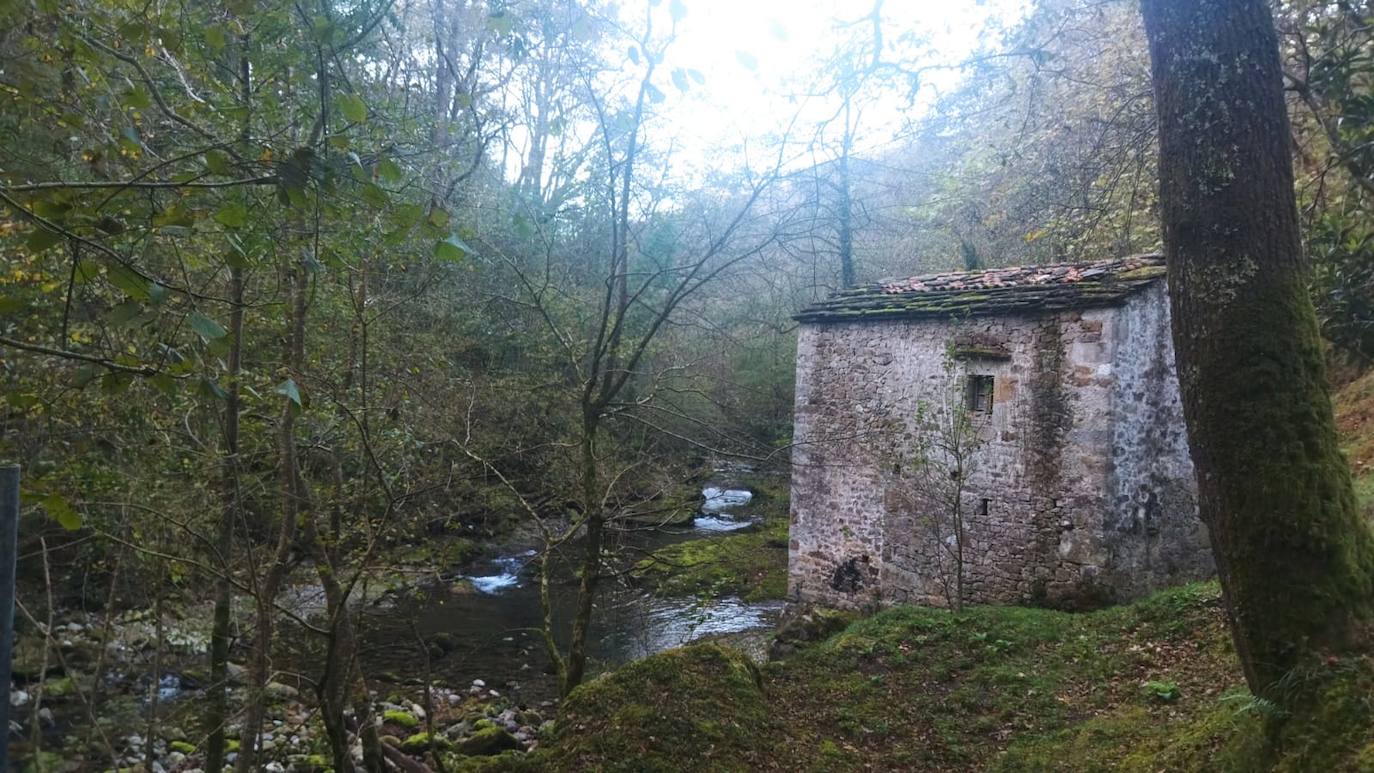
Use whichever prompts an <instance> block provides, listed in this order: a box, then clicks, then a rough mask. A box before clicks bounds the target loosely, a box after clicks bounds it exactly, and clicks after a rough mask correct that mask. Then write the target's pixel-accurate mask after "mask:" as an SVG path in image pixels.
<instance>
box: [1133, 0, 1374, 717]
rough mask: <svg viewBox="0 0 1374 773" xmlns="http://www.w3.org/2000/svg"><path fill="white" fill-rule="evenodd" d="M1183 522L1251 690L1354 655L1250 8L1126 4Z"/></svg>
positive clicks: (1287, 174)
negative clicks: (1158, 230) (1161, 291)
mask: <svg viewBox="0 0 1374 773" xmlns="http://www.w3.org/2000/svg"><path fill="white" fill-rule="evenodd" d="M1141 6H1142V10H1143V12H1144V18H1145V28H1146V34H1147V36H1148V38H1149V43H1150V57H1151V62H1152V75H1153V80H1154V88H1155V101H1156V110H1157V111H1158V118H1159V142H1160V154H1159V155H1160V160H1159V166H1160V205H1161V215H1162V218H1163V225H1164V245H1165V252H1166V255H1167V258H1168V279H1169V295H1170V302H1171V304H1172V308H1173V333H1174V343H1175V348H1176V352H1177V361H1178V373H1179V382H1180V387H1181V390H1182V393H1183V402H1184V417H1185V420H1186V422H1187V425H1188V437H1189V444H1190V447H1191V449H1192V457H1193V462H1194V465H1195V467H1196V471H1197V477H1198V488H1199V495H1200V497H1199V504H1200V508H1201V514H1202V518H1203V520H1204V521H1205V522H1206V524H1207V526H1208V528H1209V530H1210V534H1211V540H1212V550H1213V553H1214V554H1215V555H1216V559H1217V567H1218V572H1219V574H1220V576H1221V582H1222V588H1223V590H1224V592H1225V596H1226V602H1227V608H1228V610H1229V614H1230V617H1231V630H1232V635H1233V637H1234V639H1235V643H1236V649H1237V652H1238V654H1239V655H1240V659H1241V662H1242V664H1243V665H1244V668H1245V675H1246V679H1247V681H1248V682H1249V685H1250V688H1251V690H1252V691H1253V692H1254V693H1255V694H1257V695H1260V696H1262V697H1266V698H1270V699H1286V698H1287V697H1289V695H1288V693H1287V692H1286V688H1285V684H1291V682H1292V681H1293V680H1285V679H1284V677H1285V676H1287V675H1288V674H1290V673H1291V672H1293V671H1294V669H1295V668H1298V667H1299V666H1302V665H1304V664H1307V663H1309V662H1311V661H1312V659H1313V658H1314V656H1320V655H1323V654H1332V653H1341V652H1349V651H1352V650H1359V649H1362V648H1363V647H1364V646H1365V645H1366V643H1367V642H1368V640H1369V637H1368V626H1369V623H1370V620H1371V610H1372V609H1374V604H1372V603H1371V590H1372V588H1371V584H1372V578H1374V541H1371V538H1370V532H1369V528H1368V526H1367V524H1366V522H1365V520H1364V519H1363V517H1362V516H1361V515H1360V513H1359V509H1358V507H1357V504H1356V500H1355V496H1354V492H1353V489H1352V485H1351V476H1350V471H1349V466H1348V465H1347V463H1346V460H1345V458H1344V457H1343V456H1342V454H1341V452H1340V449H1339V447H1338V444H1337V439H1336V430H1335V423H1334V420H1333V417H1332V409H1331V399H1330V393H1329V389H1328V386H1327V381H1326V374H1325V366H1324V362H1323V354H1322V345H1321V341H1320V338H1319V335H1318V330H1317V323H1316V318H1315V315H1314V313H1313V309H1312V304H1311V301H1310V298H1309V296H1308V293H1307V277H1308V267H1307V263H1306V261H1305V259H1304V258H1303V255H1302V248H1301V239H1300V233H1299V229H1298V220H1297V207H1296V203H1295V198H1294V193H1293V169H1292V161H1291V157H1290V149H1289V130H1288V116H1287V112H1286V110H1285V104H1284V98H1283V85H1282V80H1281V76H1280V70H1279V58H1278V41H1277V37H1276V34H1275V31H1274V25H1273V20H1272V18H1271V17H1270V14H1269V10H1268V7H1267V6H1266V5H1265V3H1264V2H1263V0H1142V3H1141Z"/></svg>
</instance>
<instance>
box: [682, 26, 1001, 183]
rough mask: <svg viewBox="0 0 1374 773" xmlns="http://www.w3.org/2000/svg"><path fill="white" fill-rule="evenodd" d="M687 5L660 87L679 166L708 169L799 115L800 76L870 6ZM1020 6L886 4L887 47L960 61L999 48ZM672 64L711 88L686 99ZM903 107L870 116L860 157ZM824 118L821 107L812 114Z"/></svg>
mask: <svg viewBox="0 0 1374 773" xmlns="http://www.w3.org/2000/svg"><path fill="white" fill-rule="evenodd" d="M683 2H684V4H685V6H686V8H687V16H686V18H685V19H683V21H682V23H681V25H680V27H679V35H678V39H677V41H676V42H675V43H674V44H673V46H672V48H670V49H669V51H668V56H667V61H666V62H665V64H664V66H663V72H664V77H663V79H662V81H663V82H662V83H660V84H659V86H660V88H661V89H662V90H663V91H664V92H665V93H666V94H667V95H668V101H667V103H665V104H664V105H663V106H662V108H663V109H665V113H666V116H667V117H668V119H669V120H670V121H671V123H672V129H671V130H670V131H671V133H672V134H673V135H674V136H675V137H677V138H678V145H679V147H680V148H681V149H682V151H683V153H680V154H679V155H678V158H679V160H683V161H685V160H688V159H692V158H703V157H704V158H707V159H708V160H707V163H708V164H709V158H710V157H711V156H713V155H715V154H718V153H719V152H720V151H721V149H722V148H723V147H727V146H730V145H733V144H737V143H738V142H739V141H740V140H742V139H744V138H749V137H759V136H760V135H762V134H766V133H768V132H770V131H772V130H774V129H775V128H776V127H778V126H780V125H782V124H783V123H784V122H785V121H787V119H788V118H790V117H791V116H793V115H795V114H796V111H797V109H798V107H797V104H796V103H795V102H793V101H790V100H789V99H788V97H789V96H790V95H793V94H796V93H797V92H798V91H799V90H800V89H802V88H804V83H803V79H806V78H809V77H811V76H812V74H813V73H814V72H815V70H816V61H817V60H818V59H820V58H822V57H825V56H826V55H827V54H828V53H829V52H830V51H831V49H832V47H833V45H834V35H835V28H836V24H837V23H839V22H850V21H854V20H857V19H861V18H862V17H864V16H865V15H867V14H868V12H869V10H870V9H871V8H872V0H683ZM666 5H667V3H666V2H665V3H664V6H666ZM1024 7H1025V2H1024V0H888V1H887V2H886V3H885V4H884V6H883V19H884V25H883V31H884V37H885V39H886V40H887V41H888V42H889V43H890V42H892V41H894V40H895V39H896V38H897V37H898V36H899V35H900V34H902V33H904V32H908V31H914V32H916V33H917V34H919V35H920V36H922V37H923V38H925V39H926V40H928V42H929V46H930V47H931V49H933V51H934V52H935V53H934V56H933V58H935V59H938V60H941V61H944V62H958V61H961V60H963V59H966V58H967V57H968V56H969V54H970V53H972V52H973V51H974V50H975V49H977V48H978V46H979V45H980V44H982V43H983V42H984V41H983V40H982V37H983V36H984V35H987V36H988V40H987V41H986V42H987V43H988V44H990V45H993V46H995V45H997V44H998V42H999V41H1000V36H1001V32H1000V30H1002V29H1005V28H1007V27H1009V26H1011V25H1013V24H1014V23H1015V22H1016V21H1017V20H1018V19H1019V18H1020V17H1021V15H1022V14H1023V13H1024ZM660 10H662V9H660ZM989 25H991V26H989ZM989 30H991V31H990V32H989ZM737 51H744V52H746V53H747V54H748V55H750V56H752V57H754V59H756V60H757V67H756V69H753V70H751V69H749V68H748V67H746V66H745V65H744V64H742V63H741V62H740V61H739V58H738V57H737V55H736V52H737ZM676 67H684V68H695V69H697V70H700V71H701V72H702V73H703V74H704V75H705V77H706V82H705V84H704V85H703V86H701V87H699V88H698V87H696V85H695V84H692V85H693V89H692V92H691V93H690V94H688V95H683V94H682V93H681V92H679V91H678V90H677V89H676V88H673V87H672V84H671V81H669V80H668V77H667V75H668V72H670V71H671V70H672V69H673V68H676ZM957 77H958V76H957V75H956V74H954V73H949V72H945V73H942V74H940V75H938V76H936V75H933V76H931V78H932V79H933V80H934V81H935V82H938V83H941V84H942V85H949V84H950V83H952V82H954V80H956V79H957ZM891 101H892V102H894V103H897V102H900V101H901V100H900V99H893V100H891ZM904 109H905V105H903V104H893V105H892V107H891V109H889V110H884V109H883V108H881V107H879V108H877V109H871V110H870V112H869V113H866V114H865V116H864V120H863V126H864V127H865V128H866V129H867V131H866V132H864V133H863V135H862V137H861V141H860V143H859V151H860V152H862V151H863V149H864V148H865V147H869V148H872V147H875V146H880V145H882V144H884V143H885V142H887V141H888V140H889V139H890V137H891V135H892V131H893V130H894V129H895V128H896V127H897V126H898V125H899V123H900V120H901V118H902V112H903V111H904ZM884 112H885V113H886V114H884ZM818 114H819V110H818V111H817V112H815V113H812V114H810V116H809V117H810V118H812V119H814V118H815V117H816V115H818ZM659 128H660V130H662V129H666V128H668V127H662V126H660V127H659ZM712 149H714V150H712Z"/></svg>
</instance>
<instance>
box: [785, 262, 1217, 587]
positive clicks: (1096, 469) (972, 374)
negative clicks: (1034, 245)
mask: <svg viewBox="0 0 1374 773" xmlns="http://www.w3.org/2000/svg"><path fill="white" fill-rule="evenodd" d="M797 319H798V321H799V322H800V323H801V327H800V332H799V336H798V341H797V387H796V429H795V435H794V442H795V444H796V445H795V446H794V450H793V470H792V512H791V535H790V542H789V547H790V550H789V567H788V573H789V593H790V596H791V598H793V599H794V600H798V601H808V602H820V603H824V604H830V605H838V606H861V605H867V604H870V603H892V602H910V603H922V604H945V603H947V602H948V601H950V600H951V598H952V596H951V589H952V588H953V587H954V586H953V579H954V578H956V577H958V576H959V575H962V588H963V594H962V597H963V599H964V601H966V602H968V603H1030V604H1043V605H1050V606H1059V607H1070V608H1082V607H1090V606H1097V605H1101V604H1104V603H1109V602H1112V601H1115V600H1124V599H1129V598H1133V597H1137V596H1140V595H1142V594H1145V593H1148V592H1150V591H1152V590H1154V589H1157V588H1160V587H1163V586H1166V585H1169V584H1172V583H1177V582H1183V581H1187V580H1192V579H1197V578H1202V577H1206V576H1208V575H1210V574H1211V573H1212V571H1213V567H1212V559H1211V553H1210V551H1209V548H1208V542H1207V533H1206V529H1205V527H1204V526H1203V525H1202V523H1201V521H1200V520H1199V519H1198V515H1197V494H1196V484H1195V481H1194V478H1193V468H1192V463H1191V461H1190V460H1189V457H1188V445H1187V437H1186V434H1185V430H1184V425H1183V417H1182V408H1181V405H1180V400H1179V392H1178V382H1177V376H1176V373H1175V370H1174V352H1173V342H1172V338H1171V335H1170V327H1169V303H1168V296H1167V293H1166V287H1165V279H1164V266H1163V261H1162V259H1161V258H1159V257H1157V256H1140V257H1132V258H1125V259H1119V260H1110V261H1102V262H1096V263H1081V264H1061V265H1053V266H1035V267H1025V268H1003V269H993V270H990V271H979V272H967V273H947V274H936V275H931V276H920V277H913V278H911V279H905V280H900V281H892V282H884V283H880V284H877V285H871V286H867V287H861V288H857V289H854V290H849V291H845V292H841V293H838V294H836V295H833V296H832V297H830V298H829V299H828V300H826V301H824V302H822V303H818V304H816V305H814V306H811V307H809V308H807V309H805V310H804V311H802V312H801V313H800V314H799V315H797ZM960 431H962V435H960ZM961 436H962V438H963V442H962V443H954V444H951V440H952V439H957V438H959V437H961ZM951 449H953V450H951ZM955 502H957V503H958V505H957V513H958V515H959V516H960V518H961V519H962V528H959V529H956V528H955V523H956V522H955V520H954V517H953V516H954V514H955V513H956V507H955ZM961 546H962V549H960V548H961ZM959 564H962V572H958V571H956V570H958V569H959Z"/></svg>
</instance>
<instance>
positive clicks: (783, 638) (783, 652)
mask: <svg viewBox="0 0 1374 773" xmlns="http://www.w3.org/2000/svg"><path fill="white" fill-rule="evenodd" d="M854 617H855V615H854V614H853V613H851V612H842V611H839V610H835V609H825V608H821V607H816V608H812V609H805V610H797V611H795V612H793V613H792V614H790V615H788V616H787V619H786V620H784V621H783V622H782V624H781V625H779V626H778V632H777V633H776V634H775V635H774V636H773V641H772V643H771V644H770V645H769V647H768V659H769V660H784V659H786V658H787V657H788V656H790V655H792V654H794V653H796V652H797V651H799V650H801V649H803V648H805V647H806V646H807V645H809V644H813V643H815V642H819V641H823V640H825V639H827V638H829V637H830V636H833V635H834V634H836V633H838V632H840V631H842V630H844V629H845V627H846V626H848V625H849V624H850V623H851V622H853V621H854Z"/></svg>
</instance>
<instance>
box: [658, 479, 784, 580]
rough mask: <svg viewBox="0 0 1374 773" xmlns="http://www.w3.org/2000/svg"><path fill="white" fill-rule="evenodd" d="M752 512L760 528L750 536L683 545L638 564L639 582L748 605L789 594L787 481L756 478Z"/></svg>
mask: <svg viewBox="0 0 1374 773" xmlns="http://www.w3.org/2000/svg"><path fill="white" fill-rule="evenodd" d="M745 486H746V487H747V488H749V489H750V490H751V491H753V492H754V499H753V501H751V502H750V504H749V512H751V513H753V514H755V515H756V516H757V517H758V519H759V525H758V526H757V527H756V528H755V529H753V530H750V531H748V532H746V533H742V534H728V535H723V536H717V537H707V538H703V539H696V540H691V541H688V542H681V543H678V544H676V545H669V546H667V547H664V548H660V549H659V550H657V551H655V553H654V555H653V556H651V557H649V558H646V559H644V560H642V561H640V562H639V563H637V564H636V565H635V567H634V570H633V572H632V577H633V578H634V580H635V582H637V583H638V584H640V585H641V586H642V587H644V588H647V589H649V590H652V591H653V592H654V593H657V594H659V595H662V596H709V597H713V598H719V597H721V596H740V597H741V598H743V599H744V600H745V601H764V600H767V599H780V598H782V597H783V596H785V595H786V594H787V489H786V482H785V480H782V481H780V480H777V479H774V478H757V479H751V480H749V481H747V482H746V483H745Z"/></svg>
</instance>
